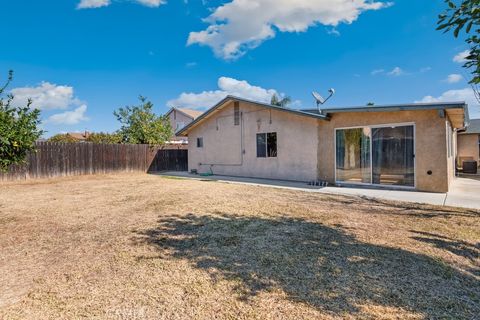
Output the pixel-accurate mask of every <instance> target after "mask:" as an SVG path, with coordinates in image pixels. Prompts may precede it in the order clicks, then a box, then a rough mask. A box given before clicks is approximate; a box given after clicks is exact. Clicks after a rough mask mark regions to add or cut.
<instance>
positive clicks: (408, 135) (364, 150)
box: [335, 125, 415, 187]
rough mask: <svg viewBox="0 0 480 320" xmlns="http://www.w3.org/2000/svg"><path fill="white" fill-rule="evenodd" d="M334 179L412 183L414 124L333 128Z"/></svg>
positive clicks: (349, 181)
mask: <svg viewBox="0 0 480 320" xmlns="http://www.w3.org/2000/svg"><path fill="white" fill-rule="evenodd" d="M335 154H336V180H337V181H338V182H347V183H366V184H379V185H391V186H405V187H414V186H415V154H414V126H413V125H397V126H396V125H392V126H388V127H386V126H385V127H363V128H353V129H337V130H336V150H335Z"/></svg>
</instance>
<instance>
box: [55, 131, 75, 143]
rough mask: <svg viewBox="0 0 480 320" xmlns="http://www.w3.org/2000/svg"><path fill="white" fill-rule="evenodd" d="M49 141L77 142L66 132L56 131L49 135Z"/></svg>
mask: <svg viewBox="0 0 480 320" xmlns="http://www.w3.org/2000/svg"><path fill="white" fill-rule="evenodd" d="M48 141H49V142H59V143H75V142H78V140H77V139H75V138H74V137H72V136H70V135H69V134H67V133H58V134H56V135H54V136H51V137H50V138H48Z"/></svg>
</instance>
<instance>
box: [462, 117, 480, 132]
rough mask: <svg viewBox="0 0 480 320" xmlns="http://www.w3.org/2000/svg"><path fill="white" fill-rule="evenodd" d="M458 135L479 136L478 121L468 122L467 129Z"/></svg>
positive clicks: (479, 124)
mask: <svg viewBox="0 0 480 320" xmlns="http://www.w3.org/2000/svg"><path fill="white" fill-rule="evenodd" d="M460 134H480V119H472V120H470V124H469V125H468V127H467V129H466V130H465V131H464V132H461V133H460Z"/></svg>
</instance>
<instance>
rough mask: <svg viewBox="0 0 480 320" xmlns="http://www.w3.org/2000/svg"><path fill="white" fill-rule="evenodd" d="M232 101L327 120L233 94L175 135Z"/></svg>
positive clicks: (320, 116)
mask: <svg viewBox="0 0 480 320" xmlns="http://www.w3.org/2000/svg"><path fill="white" fill-rule="evenodd" d="M232 101H239V102H245V103H251V104H254V105H257V106H260V107H264V108H268V109H272V110H278V111H282V112H289V113H293V114H296V115H299V116H304V117H310V118H315V119H321V120H328V116H326V115H323V114H319V113H311V112H307V111H302V110H294V109H288V108H282V107H279V106H274V105H271V104H267V103H263V102H258V101H253V100H248V99H243V98H239V97H235V96H231V95H228V96H226V97H225V98H224V99H223V100H221V101H220V102H218V103H217V104H216V105H214V106H213V107H211V108H210V109H208V110H207V111H205V112H204V113H203V114H202V115H201V116H199V117H198V118H197V119H195V120H194V121H192V122H190V123H189V124H188V125H187V126H185V127H184V128H183V129H180V130H179V131H177V132H176V133H175V134H176V135H183V136H184V135H187V134H188V131H189V130H190V129H192V128H194V127H195V126H197V125H198V124H199V123H200V122H202V121H203V120H204V119H206V118H208V117H209V116H211V115H212V114H214V113H215V112H216V111H218V110H219V109H220V108H221V107H223V106H225V105H226V104H227V103H229V102H232Z"/></svg>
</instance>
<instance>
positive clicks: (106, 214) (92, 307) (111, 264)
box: [0, 174, 480, 319]
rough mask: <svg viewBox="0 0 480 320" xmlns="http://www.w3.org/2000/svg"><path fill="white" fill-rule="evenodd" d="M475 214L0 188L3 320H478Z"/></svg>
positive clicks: (208, 188)
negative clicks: (84, 319)
mask: <svg viewBox="0 0 480 320" xmlns="http://www.w3.org/2000/svg"><path fill="white" fill-rule="evenodd" d="M479 255H480V214H479V212H475V211H471V210H464V209H449V208H440V207H432V206H416V205H408V204H402V203H391V202H372V201H368V200H364V199H361V198H356V197H342V196H328V195H321V194H316V193H308V192H301V191H291V190H281V189H274V188H268V187H254V186H246V185H234V184H225V183H219V182H207V181H192V180H183V179H172V178H165V177H160V176H154V175H140V174H138V175H111V176H90V177H78V178H65V179H56V180H44V181H35V182H22V183H4V184H2V185H0V318H4V319H79V318H86V319H314V318H315V319H480V257H479Z"/></svg>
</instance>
